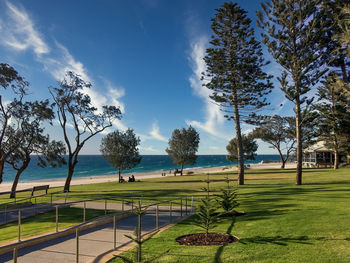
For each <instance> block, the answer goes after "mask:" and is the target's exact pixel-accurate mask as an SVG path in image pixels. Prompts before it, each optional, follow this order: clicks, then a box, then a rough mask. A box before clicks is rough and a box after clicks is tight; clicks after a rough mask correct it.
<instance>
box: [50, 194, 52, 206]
mask: <svg viewBox="0 0 350 263" xmlns="http://www.w3.org/2000/svg"><path fill="white" fill-rule="evenodd" d="M50 203H51V205H52V193H51V200H50Z"/></svg>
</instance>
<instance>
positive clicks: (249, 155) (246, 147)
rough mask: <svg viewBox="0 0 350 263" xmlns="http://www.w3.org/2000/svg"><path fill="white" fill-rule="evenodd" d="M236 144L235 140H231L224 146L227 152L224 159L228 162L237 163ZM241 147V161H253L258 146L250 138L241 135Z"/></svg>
mask: <svg viewBox="0 0 350 263" xmlns="http://www.w3.org/2000/svg"><path fill="white" fill-rule="evenodd" d="M237 144H238V142H237V138H233V139H232V140H231V141H230V142H229V144H228V145H227V146H226V150H227V152H228V155H226V159H227V160H228V161H230V162H234V161H237V160H238V158H239V154H238V151H237V149H238V147H237ZM242 147H243V149H242V150H243V152H242V154H243V159H245V160H255V155H256V151H257V150H258V144H257V143H256V141H255V140H254V138H253V137H252V136H250V135H244V134H243V135H242ZM241 158H242V157H241Z"/></svg>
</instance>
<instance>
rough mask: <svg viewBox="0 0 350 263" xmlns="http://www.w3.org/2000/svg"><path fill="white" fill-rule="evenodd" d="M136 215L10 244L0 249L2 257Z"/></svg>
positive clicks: (107, 218) (94, 221)
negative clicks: (78, 231) (14, 251)
mask: <svg viewBox="0 0 350 263" xmlns="http://www.w3.org/2000/svg"><path fill="white" fill-rule="evenodd" d="M133 215H134V213H132V212H131V211H130V212H129V211H126V212H122V213H120V214H110V215H107V216H103V217H105V218H101V219H100V220H97V221H96V220H91V222H86V223H84V224H82V225H81V226H80V225H78V226H73V227H71V228H69V229H66V230H63V231H59V232H57V233H53V234H48V235H43V236H40V237H36V238H32V239H28V240H25V241H20V242H17V243H13V244H9V245H5V246H3V247H0V255H3V254H6V253H9V252H12V251H13V249H14V248H15V247H17V248H18V249H21V248H25V247H29V246H33V245H37V244H40V243H43V242H47V241H49V240H53V239H56V238H59V237H64V236H68V235H71V234H73V233H75V230H76V229H77V228H79V230H86V229H91V228H95V227H98V226H101V225H105V224H108V223H110V222H112V221H113V217H114V216H116V219H117V220H120V219H123V218H127V217H130V216H133Z"/></svg>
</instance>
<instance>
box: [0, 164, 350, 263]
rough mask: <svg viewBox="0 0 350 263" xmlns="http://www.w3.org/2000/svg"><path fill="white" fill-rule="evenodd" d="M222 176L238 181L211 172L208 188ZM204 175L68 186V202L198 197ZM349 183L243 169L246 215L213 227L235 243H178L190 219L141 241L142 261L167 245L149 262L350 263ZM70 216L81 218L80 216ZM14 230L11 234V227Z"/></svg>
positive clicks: (321, 172) (324, 172)
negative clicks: (297, 178)
mask: <svg viewBox="0 0 350 263" xmlns="http://www.w3.org/2000/svg"><path fill="white" fill-rule="evenodd" d="M226 175H229V177H230V178H231V179H233V178H236V174H235V173H227V172H224V173H218V174H212V175H210V179H211V180H212V181H213V182H212V183H211V185H210V188H211V190H212V191H214V192H215V191H220V188H222V187H224V186H225V183H224V181H223V179H224V177H225V176H226ZM206 178H207V176H206V175H191V176H182V177H180V176H177V177H173V176H171V177H165V178H164V177H163V178H155V179H147V180H146V179H145V180H142V182H136V183H123V184H118V183H102V184H94V185H83V186H73V187H72V188H71V190H72V192H71V193H69V199H70V200H71V199H73V200H83V199H94V198H123V199H125V198H124V196H125V195H128V194H135V193H140V192H142V193H143V199H144V200H145V199H146V202H154V201H155V200H166V199H170V198H174V197H180V196H186V195H189V196H191V195H195V196H196V195H200V194H202V190H201V188H202V187H203V186H205V184H204V180H206ZM349 185H350V169H340V170H337V171H333V170H332V169H305V170H304V173H303V185H302V186H296V185H295V170H294V169H291V170H279V169H277V170H274V169H270V170H269V169H267V170H247V172H246V184H245V185H244V186H239V188H238V194H239V201H240V203H241V206H240V207H239V208H238V210H243V211H246V212H247V215H245V216H241V217H237V218H236V221H235V222H233V221H231V220H228V219H226V220H222V221H221V222H220V223H219V224H218V226H217V228H215V229H214V230H213V231H215V232H220V233H231V234H233V235H236V236H237V237H239V238H240V239H241V242H239V243H234V244H230V245H227V246H224V247H221V246H210V247H185V246H180V245H178V244H177V243H176V242H175V239H176V237H178V236H181V235H185V234H190V233H194V232H201V230H200V229H199V228H196V227H195V226H193V224H192V223H191V221H192V220H193V218H189V219H188V220H186V221H184V222H183V223H181V224H178V225H176V226H174V227H172V228H170V229H169V230H167V231H165V232H163V233H161V234H159V235H156V236H154V237H153V238H152V239H151V240H149V241H147V242H146V243H145V244H144V248H145V251H144V255H145V257H146V258H147V257H150V256H153V255H156V254H159V253H163V252H165V251H167V250H168V249H170V251H169V252H168V253H166V255H164V256H162V257H160V258H159V259H158V260H155V261H153V262H196V263H198V262H308V263H309V262H317V263H319V262H350V249H349V246H350V224H349V222H350V219H349V218H350V206H349V200H350V198H349V197H350V187H349ZM55 191H57V189H55ZM58 198H61V199H62V198H64V195H62V196H60V197H58ZM129 199H131V198H130V197H129ZM41 201H42V202H45V201H46V202H47V201H49V198H48V197H47V198H46V199H45V198H42V199H41V200H40V201H39V200H38V202H41ZM76 216H77V219H76V220H77V222H81V220H82V219H81V214H79V213H78V215H76ZM73 217H74V216H73ZM51 222H54V220H53V221H51ZM33 223H34V224H36V223H38V222H37V220H35V222H33ZM51 229H52V228H51ZM53 229H54V228H53ZM1 230H2V229H0V231H1ZM12 232H14V233H15V234H14V238H15V237H16V234H17V229H16V227H15V228H14V229H13V231H12ZM5 235H7V234H5ZM1 236H3V234H2V232H1V234H0V237H1ZM128 253H130V252H128ZM127 255H128V254H127Z"/></svg>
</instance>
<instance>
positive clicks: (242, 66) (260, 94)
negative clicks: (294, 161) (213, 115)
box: [203, 2, 272, 185]
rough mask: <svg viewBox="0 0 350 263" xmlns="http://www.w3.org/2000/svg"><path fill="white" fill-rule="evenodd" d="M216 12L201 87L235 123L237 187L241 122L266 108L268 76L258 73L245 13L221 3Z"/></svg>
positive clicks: (256, 46) (257, 50)
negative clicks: (210, 93) (209, 93)
mask: <svg viewBox="0 0 350 263" xmlns="http://www.w3.org/2000/svg"><path fill="white" fill-rule="evenodd" d="M216 11H217V13H216V15H215V17H214V18H213V19H212V25H211V28H212V30H213V35H212V39H211V41H210V47H209V48H208V49H207V50H206V56H205V58H204V60H205V62H206V64H207V70H206V73H205V74H204V76H203V77H204V78H208V83H207V84H205V86H206V87H207V88H209V89H211V90H212V91H213V94H212V95H211V96H210V97H211V99H213V100H214V101H215V102H216V103H218V104H219V105H220V106H221V109H222V110H223V111H225V112H227V115H226V116H225V117H226V118H228V119H229V120H231V119H233V120H234V121H235V129H236V136H235V137H236V139H237V153H238V179H239V180H238V184H239V185H243V184H244V151H243V145H242V135H241V121H242V120H244V118H245V117H247V116H248V114H249V113H251V112H254V111H256V110H258V109H260V108H262V107H263V106H265V105H267V104H268V103H267V102H266V98H264V97H265V95H267V94H268V93H270V92H271V89H272V84H271V83H270V81H269V80H270V78H271V76H268V75H267V74H266V73H264V72H263V71H262V67H263V66H265V65H266V63H265V62H264V59H263V54H262V50H261V46H260V43H259V42H258V41H256V40H255V38H254V30H253V29H252V28H251V27H250V24H251V20H250V19H249V18H248V17H247V12H246V11H245V10H243V9H242V8H240V7H239V6H238V5H237V4H236V3H232V2H229V3H224V4H223V5H222V7H221V8H219V9H217V10H216Z"/></svg>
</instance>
